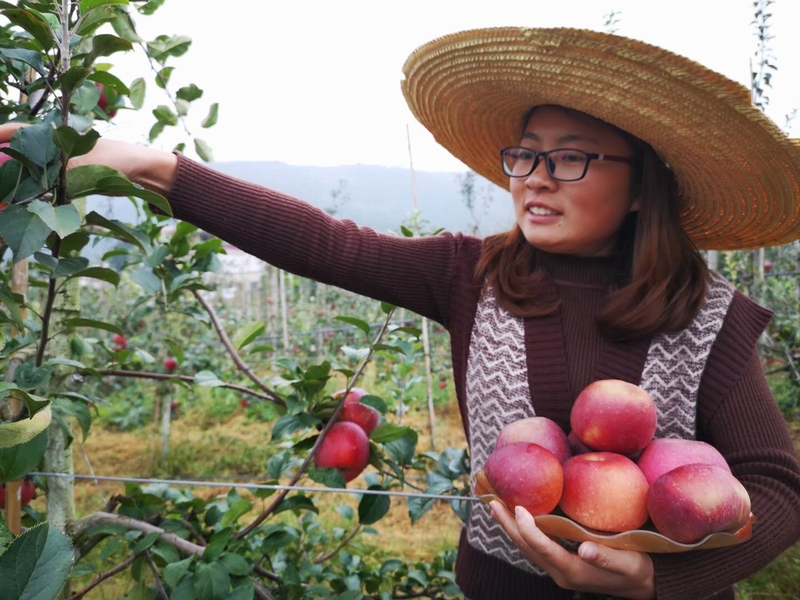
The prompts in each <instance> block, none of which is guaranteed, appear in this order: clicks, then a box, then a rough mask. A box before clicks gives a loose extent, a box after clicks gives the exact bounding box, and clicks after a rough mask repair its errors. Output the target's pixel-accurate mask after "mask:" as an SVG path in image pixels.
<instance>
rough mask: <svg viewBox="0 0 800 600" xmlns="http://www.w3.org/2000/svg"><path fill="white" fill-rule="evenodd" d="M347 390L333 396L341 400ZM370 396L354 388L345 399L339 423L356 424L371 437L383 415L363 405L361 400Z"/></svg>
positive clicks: (364, 391)
mask: <svg viewBox="0 0 800 600" xmlns="http://www.w3.org/2000/svg"><path fill="white" fill-rule="evenodd" d="M345 391H347V390H339V391H338V392H335V393H334V394H333V397H334V399H337V400H338V399H340V398H341V397H342V394H344V392H345ZM366 395H368V392H367V391H366V390H364V389H362V388H352V389H351V390H350V393H349V394H347V397H346V398H345V399H344V406H342V409H341V410H340V411H339V416H338V419H337V420H339V421H348V422H350V423H355V424H356V425H358V426H359V427H361V429H363V430H364V433H366V434H367V435H369V434H370V433H372V430H373V429H375V428H376V427H377V426H378V424H379V423H380V421H381V414H380V413H379V412H378V411H377V410H375V409H374V408H372V407H371V406H367V405H366V404H361V398H363V397H364V396H366Z"/></svg>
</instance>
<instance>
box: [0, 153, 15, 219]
mask: <svg viewBox="0 0 800 600" xmlns="http://www.w3.org/2000/svg"><path fill="white" fill-rule="evenodd" d="M10 147H11V142H3V143H2V144H0V148H10ZM10 160H14V159H13V158H11V156H9V155H8V154H6V153H5V152H0V165H3V164H5V163H7V162H8V161H10ZM4 208H5V207H4Z"/></svg>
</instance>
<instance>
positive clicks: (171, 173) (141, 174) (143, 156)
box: [129, 146, 178, 196]
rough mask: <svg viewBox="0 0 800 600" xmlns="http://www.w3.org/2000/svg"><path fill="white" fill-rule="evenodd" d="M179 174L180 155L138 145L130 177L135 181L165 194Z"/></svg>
mask: <svg viewBox="0 0 800 600" xmlns="http://www.w3.org/2000/svg"><path fill="white" fill-rule="evenodd" d="M177 174H178V157H177V155H175V154H173V153H172V152H166V151H164V150H156V149H154V148H148V147H146V146H137V152H136V156H135V157H134V163H133V166H132V168H131V170H130V174H129V177H130V179H131V180H132V181H134V182H135V183H138V184H139V185H141V186H143V187H145V188H147V189H148V190H150V191H153V192H157V193H159V194H161V195H162V196H165V195H167V194H168V193H169V191H170V190H171V189H172V186H173V184H174V183H175V178H176V176H177Z"/></svg>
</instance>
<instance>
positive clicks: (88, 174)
mask: <svg viewBox="0 0 800 600" xmlns="http://www.w3.org/2000/svg"><path fill="white" fill-rule="evenodd" d="M92 194H101V195H111V196H133V197H135V198H141V199H142V200H144V201H145V202H147V203H149V204H152V205H153V206H155V207H157V208H158V209H160V210H161V211H163V212H164V213H165V214H167V215H169V216H172V209H171V208H170V206H169V203H168V202H167V200H166V198H164V197H163V196H162V195H161V194H157V193H155V192H151V191H150V190H146V189H144V188H143V187H142V186H140V185H138V184H136V183H133V182H132V181H130V180H129V179H128V178H127V177H125V175H123V174H122V173H120V172H119V171H117V170H115V169H112V168H110V167H106V166H103V165H84V166H82V167H75V168H72V169H70V170H69V171H68V172H67V195H68V196H69V197H70V198H81V197H83V196H90V195H92ZM143 249H144V248H143Z"/></svg>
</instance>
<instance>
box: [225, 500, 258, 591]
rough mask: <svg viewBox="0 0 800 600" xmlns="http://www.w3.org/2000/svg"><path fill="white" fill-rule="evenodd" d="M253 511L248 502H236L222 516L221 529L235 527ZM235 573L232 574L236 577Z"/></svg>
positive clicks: (250, 503)
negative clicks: (236, 523)
mask: <svg viewBox="0 0 800 600" xmlns="http://www.w3.org/2000/svg"><path fill="white" fill-rule="evenodd" d="M252 509H253V503H252V502H250V501H248V500H242V499H240V500H236V501H235V502H234V503H233V504H231V506H230V507H229V508H228V510H227V511H225V514H224V515H222V520H221V521H220V527H228V526H229V525H233V524H234V523H235V522H236V521H237V520H238V519H239V518H240V517H241V516H242V515H245V514H247V513H249V512H250V511H251V510H252ZM234 574H235V573H232V575H234Z"/></svg>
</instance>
